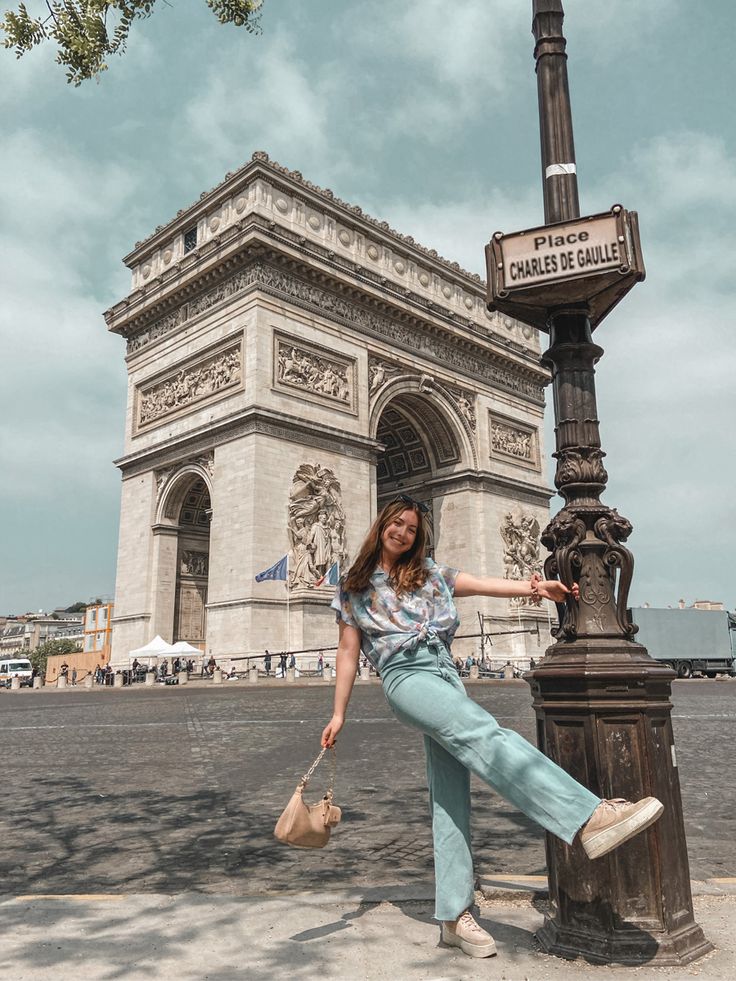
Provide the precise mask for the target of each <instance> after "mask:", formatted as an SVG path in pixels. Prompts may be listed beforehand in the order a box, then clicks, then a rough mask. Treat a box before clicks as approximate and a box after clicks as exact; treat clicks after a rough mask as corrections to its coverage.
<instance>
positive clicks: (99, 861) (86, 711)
mask: <svg viewBox="0 0 736 981" xmlns="http://www.w3.org/2000/svg"><path fill="white" fill-rule="evenodd" d="M471 694H472V696H473V697H474V698H476V699H477V700H478V701H479V702H481V703H482V704H483V705H485V706H486V707H487V708H488V709H489V710H490V711H492V712H493V713H494V715H496V717H497V718H498V719H499V721H501V723H502V724H503V725H506V726H508V727H510V728H514V729H516V730H517V731H519V732H520V733H521V734H522V735H524V736H526V737H527V738H529V739H530V740H532V741H533V740H534V715H533V713H532V711H531V707H530V698H529V689H528V687H527V686H526V685H525V684H524V683H523V682H496V683H494V682H486V683H479V684H473V685H471ZM735 697H736V683H734V682H726V681H724V682H706V681H703V682H698V681H695V682H693V681H689V682H677V683H675V684H674V686H673V701H674V706H675V708H674V712H673V724H674V729H675V738H676V743H677V750H678V763H679V769H680V778H681V783H682V788H683V810H684V815H685V824H686V831H687V835H688V846H689V855H690V862H691V874H692V877H693V879H694V880H696V882H695V893H696V918H697V919H698V922H700V923H701V926H703V927H704V929H705V930H706V933H707V935H708V936H709V938H710V939H711V940H712V941H713V942H714V943H715V944H716V946H717V948H718V949H717V950H716V951H715V952H714V953H712V954H709V955H708V956H707V957H706V958H704V959H702V960H700V961H697V962H695V963H694V964H692V965H690V966H689V967H686V968H681V969H672V968H668V969H665V968H657V967H654V966H652V965H648V966H646V967H643V968H631V967H628V968H623V967H622V968H611V967H591V966H590V965H586V964H584V963H579V962H575V964H570V963H568V962H565V961H560V960H559V959H557V958H549V957H547V956H546V955H543V954H541V953H540V952H538V951H537V950H536V948H535V943H534V939H533V933H534V930H535V929H536V928H537V927H538V926H539V925H541V917H542V915H543V908H544V882H543V879H540V878H538V877H540V876H543V875H544V872H545V863H544V849H543V842H542V836H541V834H540V832H539V831H538V829H537V828H536V827H535V826H534V825H532V824H531V823H530V822H528V821H527V820H526V819H525V818H524V817H523V816H522V815H519V814H518V813H516V812H515V811H513V809H512V808H510V807H509V806H508V805H506V803H505V802H504V801H502V800H500V799H499V798H497V797H496V796H495V795H494V794H493V793H492V792H491V791H490V790H488V789H487V788H485V787H484V786H482V785H481V784H480V783H478V782H477V781H474V830H473V846H474V853H475V856H476V869H477V872H478V875H479V877H480V882H481V884H482V883H486V884H488V883H489V882H491V883H492V885H491V887H490V889H488V888H487V889H486V894H485V895H484V894H483V893H482V892H479V893H478V900H479V902H480V903H481V914H482V917H483V918H485V920H486V922H487V924H489V925H490V927H491V929H492V932H493V933H494V935H495V936H496V940H497V944H498V947H499V956H498V957H497V958H493V959H491V960H488V961H471V960H470V959H469V958H466V957H465V956H464V955H462V954H461V953H460V952H458V951H455V950H446V949H444V948H442V947H441V946H438V932H437V928H436V926H435V925H434V924H432V922H431V912H432V903H431V896H432V885H431V879H432V856H431V836H430V830H429V826H428V821H427V810H426V807H427V805H426V790H425V783H424V760H423V751H422V744H421V739H420V738H418V737H417V736H416V735H415V734H413V733H411V732H408V731H407V730H406V729H404V728H403V727H401V726H399V725H398V724H397V723H396V722H395V721H394V720H393V718H392V717H391V715H390V712H389V710H388V708H387V706H386V703H385V701H384V699H383V695H382V693H381V690H380V686H379V685H377V684H375V683H371V684H363V685H356V691H355V695H354V698H353V701H352V703H351V717H350V720H349V722H348V725H347V726H346V729H345V731H344V734H343V735H342V736H341V739H340V742H339V766H338V780H337V785H336V799H337V801H338V802H339V803H340V804H341V805H342V806H343V807H344V820H343V823H342V824H341V825H340V827H339V828H338V829H337V831H336V832H335V833H334V834H333V841H332V842H331V843H330V845H329V846H328V848H327V849H325V850H324V851H319V852H311V851H295V850H292V849H289V848H286V847H284V846H282V845H280V844H279V843H277V842H276V841H275V840H274V839H273V837H272V829H273V824H274V821H275V818H276V816H277V815H278V813H279V811H280V809H281V808H282V807H283V805H284V803H285V802H286V800H287V799H288V797H289V795H290V793H291V792H292V790H293V788H294V785H295V783H296V781H297V779H298V777H299V776H300V775H301V773H302V772H304V770H305V769H306V767H307V766H308V765H309V763H310V762H311V760H312V758H313V756H314V755H315V754H316V752H317V751H318V749H319V734H320V732H321V729H322V726H323V725H324V723H325V722H326V720H327V719H328V718H329V715H330V710H331V700H332V688H331V687H330V686H329V685H327V684H324V683H319V682H317V683H313V684H310V685H309V686H302V685H291V684H288V683H286V682H278V683H272V684H271V685H258V686H249V685H247V684H242V685H241V684H239V683H228V684H226V685H223V686H222V687H217V686H212V685H204V684H203V685H198V684H190V685H189V686H187V687H186V688H181V689H177V688H163V687H161V688H155V689H153V690H150V689H138V690H103V691H86V690H84V689H76V690H71V691H50V690H49V691H41V692H33V691H22V692H12V693H11V692H6V693H2V695H0V713H1V715H2V719H3V735H4V778H5V779H4V804H5V807H4V808H3V816H2V820H0V875H2V887H0V888H1V889H2V893H3V894H4V895H3V897H2V902H1V903H0V929H3V924H4V927H5V928H4V929H3V932H2V936H3V946H2V948H1V950H2V953H1V955H0V976H2V977H8V978H9V979H13V981H15V979H17V981H24V979H29V981H36V979H41V978H47V977H48V978H51V977H52V976H53V977H54V978H55V979H59V978H61V979H64V978H67V977H69V978H75V977H77V975H78V974H81V976H83V977H85V978H113V977H125V978H139V977H140V978H165V979H168V978H171V979H174V978H216V979H227V978H233V979H235V978H254V979H259V978H267V977H268V978H271V977H274V975H275V974H276V973H277V972H279V973H281V972H283V971H284V970H286V969H288V970H289V972H290V973H291V974H292V975H293V976H294V977H297V978H311V977H338V976H339V977H342V978H355V979H360V978H365V979H371V978H384V977H394V978H403V977H406V978H426V979H431V978H441V977H442V978H444V977H447V978H461V977H475V976H476V975H477V974H479V973H481V972H482V973H483V975H484V976H486V975H487V976H489V977H492V978H495V977H498V978H500V977H505V978H509V979H511V978H517V977H518V978H523V977H529V978H535V979H537V978H540V979H541V978H547V977H549V978H557V977H560V978H562V977H576V976H579V977H588V976H594V977H605V978H614V977H615V978H618V977H619V976H620V977H624V976H626V977H630V976H631V975H632V974H634V975H636V974H639V975H641V972H643V971H644V972H646V971H649V972H651V973H650V974H645V975H644V976H652V977H654V976H658V974H659V975H661V976H666V977H671V976H674V975H672V973H669V974H668V973H667V971H670V972H672V971H673V970H674V971H675V974H679V973H683V974H687V975H690V974H695V973H698V974H701V976H703V977H709V978H711V977H712V978H720V977H724V978H725V977H726V976H728V977H732V976H733V973H734V971H733V970H732V968H734V963H735V959H734V954H733V947H734V945H733V943H732V941H731V936H730V931H729V928H728V923H729V922H730V920H731V919H732V917H733V913H734V912H736V895H734V887H735V886H736V883H734V882H733V881H731V880H734V879H736V843H734V840H733V834H732V826H733V820H732V814H733V813H734V797H735V796H736V789H735V788H736V781H735V780H734V777H735V776H736V773H734V770H736V761H734V758H733V754H732V753H731V739H732V734H733V724H734V721H735V720H736V710H735V709H734V704H733V703H734V698H735ZM321 769H322V768H321ZM321 769H320V770H318V771H317V774H316V775H315V778H314V784H313V786H314V790H315V796H316V795H317V794H318V793H319V792H320V791H321V790H322V783H323V782H324V781H320V775H321ZM326 776H327V773H326V772H325V773H324V774H323V777H324V778H326ZM504 876H506V877H511V879H513V881H514V882H515V883H516V884H517V888H516V894H514V895H510V894H509V892H508V889H506V888H502V889H501V891H500V892H499V883H501V884H503V883H508V881H509V880H508V878H506V879H504V878H503V877H504ZM523 876H532V877H537V878H532V879H527V880H524V879H522V878H521V877H523ZM530 883H532V884H534V885H533V886H532V885H530ZM41 897H46V898H41ZM619 971H620V972H622V973H620V974H619V973H616V972H619ZM515 972H516V973H515ZM662 972H664V974H663V973H662ZM719 972H720V973H719Z"/></svg>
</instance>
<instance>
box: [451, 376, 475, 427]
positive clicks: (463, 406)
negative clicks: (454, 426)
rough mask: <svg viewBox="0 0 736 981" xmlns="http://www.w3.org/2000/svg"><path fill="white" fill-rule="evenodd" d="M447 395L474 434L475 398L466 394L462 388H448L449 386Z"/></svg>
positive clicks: (468, 393)
mask: <svg viewBox="0 0 736 981" xmlns="http://www.w3.org/2000/svg"><path fill="white" fill-rule="evenodd" d="M447 393H448V395H449V396H450V398H451V399H452V402H453V404H454V406H455V408H456V409H457V411H458V412H459V413H460V415H461V417H462V418H463V419H464V420H465V422H466V423H467V424H468V426H469V427H470V430H471V432H475V426H476V419H475V396H474V395H473V393H472V392H466V391H465V390H464V389H462V388H450V387H449V386H448V388H447Z"/></svg>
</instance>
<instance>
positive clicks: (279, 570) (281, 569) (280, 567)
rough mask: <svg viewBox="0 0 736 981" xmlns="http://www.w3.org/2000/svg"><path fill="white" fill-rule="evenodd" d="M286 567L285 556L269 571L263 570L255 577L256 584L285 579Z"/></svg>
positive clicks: (286, 560)
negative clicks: (268, 580)
mask: <svg viewBox="0 0 736 981" xmlns="http://www.w3.org/2000/svg"><path fill="white" fill-rule="evenodd" d="M287 565H288V559H287V556H286V555H284V556H282V557H281V558H280V559H279V560H278V562H277V563H276V564H275V565H272V566H271V568H270V569H264V571H263V572H259V573H258V575H257V576H256V582H263V581H264V580H265V579H286V567H287Z"/></svg>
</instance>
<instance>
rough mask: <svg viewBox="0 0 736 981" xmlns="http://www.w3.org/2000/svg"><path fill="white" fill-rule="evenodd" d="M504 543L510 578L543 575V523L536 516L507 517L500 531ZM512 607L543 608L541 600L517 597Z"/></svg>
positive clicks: (505, 572)
mask: <svg viewBox="0 0 736 981" xmlns="http://www.w3.org/2000/svg"><path fill="white" fill-rule="evenodd" d="M499 531H500V533H501V538H502V539H503V543H504V550H503V564H504V577H505V578H506V579H530V578H531V577H532V575H533V574H534V573H539V574H540V575H541V572H542V560H541V558H540V556H539V535H540V528H539V522H538V521H537V519H536V518H535V517H534V515H533V514H529V513H524V512H522V513H520V514H516V515H514V514H511V512H508V513H507V514H506V515H504V519H503V521H502V522H501V526H500V528H499ZM509 602H510V604H511V606H514V607H517V606H540V604H541V600H532V598H531V597H530V596H516V597H513V598H512V599H511V600H510V601H509Z"/></svg>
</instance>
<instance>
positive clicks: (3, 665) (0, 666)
mask: <svg viewBox="0 0 736 981" xmlns="http://www.w3.org/2000/svg"><path fill="white" fill-rule="evenodd" d="M13 678H20V683H21V685H30V684H31V680H32V678H33V668H32V667H31V662H30V661H29V660H28V658H27V657H18V656H17V655H16V656H15V657H3V658H0V688H10V682H11V681H12V679H13Z"/></svg>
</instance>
